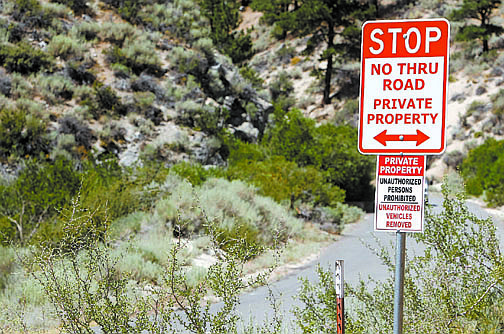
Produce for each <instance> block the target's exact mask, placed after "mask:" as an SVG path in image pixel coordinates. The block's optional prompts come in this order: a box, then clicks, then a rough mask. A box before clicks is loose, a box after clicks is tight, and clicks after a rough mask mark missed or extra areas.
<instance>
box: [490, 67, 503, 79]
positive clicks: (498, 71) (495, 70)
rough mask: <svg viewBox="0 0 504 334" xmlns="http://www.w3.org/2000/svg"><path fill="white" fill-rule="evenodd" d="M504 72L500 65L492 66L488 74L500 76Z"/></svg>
mask: <svg viewBox="0 0 504 334" xmlns="http://www.w3.org/2000/svg"><path fill="white" fill-rule="evenodd" d="M503 74H504V71H503V70H502V68H500V67H494V68H493V69H492V71H491V72H490V76H492V77H501V76H502V75H503Z"/></svg>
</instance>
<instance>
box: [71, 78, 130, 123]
mask: <svg viewBox="0 0 504 334" xmlns="http://www.w3.org/2000/svg"><path fill="white" fill-rule="evenodd" d="M89 93H91V92H90V91H86V92H85V94H82V96H81V101H80V104H81V105H82V106H86V107H88V110H89V112H90V113H91V114H92V115H93V117H94V118H95V119H98V118H100V116H102V115H105V114H109V115H114V114H122V115H124V114H126V110H125V108H124V105H123V104H122V102H121V98H120V97H119V96H118V95H117V93H116V92H115V90H114V89H112V88H111V87H110V86H105V85H103V84H102V83H101V82H98V81H95V83H94V84H93V93H94V96H92V95H89Z"/></svg>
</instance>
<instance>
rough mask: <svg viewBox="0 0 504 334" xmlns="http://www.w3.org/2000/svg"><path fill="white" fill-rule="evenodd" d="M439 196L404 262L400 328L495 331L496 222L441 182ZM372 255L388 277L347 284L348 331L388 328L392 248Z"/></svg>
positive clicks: (499, 276)
mask: <svg viewBox="0 0 504 334" xmlns="http://www.w3.org/2000/svg"><path fill="white" fill-rule="evenodd" d="M443 198H444V201H443V206H442V211H441V212H440V213H433V212H430V211H428V212H427V214H426V219H425V223H426V226H425V231H424V233H416V234H415V235H413V238H414V239H415V241H416V242H418V243H420V245H421V246H424V247H425V252H422V253H421V254H417V255H415V256H413V257H408V261H407V263H406V268H405V279H404V333H412V334H417V333H418V334H424V333H479V332H485V333H492V332H495V331H496V332H498V331H499V330H500V328H501V327H502V310H501V309H500V310H499V309H498V308H497V309H496V308H495V305H502V302H503V296H502V292H501V291H502V288H503V279H504V273H503V271H502V268H504V262H503V257H502V255H501V250H500V248H499V239H498V236H497V235H496V225H495V224H494V222H493V221H492V220H491V219H490V218H488V219H481V218H478V217H476V215H474V214H473V213H471V212H470V210H469V208H468V207H467V205H466V199H465V196H464V194H460V193H459V194H452V193H449V192H448V189H447V188H446V187H445V186H444V185H443ZM455 240H456V242H455ZM375 254H376V255H377V256H378V257H379V258H380V259H381V260H382V263H384V264H385V265H386V266H387V267H388V269H389V273H390V276H389V278H388V279H387V280H384V281H382V282H373V284H370V283H369V282H366V283H364V282H362V281H361V283H360V284H359V285H357V286H347V288H346V291H347V296H351V297H352V299H354V298H355V300H356V301H357V302H356V303H355V304H354V305H356V308H355V309H354V310H353V312H352V313H348V318H347V320H348V322H347V324H348V327H347V330H349V331H350V332H351V333H390V332H391V331H392V314H393V309H392V306H393V298H394V279H393V275H394V260H393V255H392V254H393V251H392V250H389V249H385V248H384V247H382V248H381V249H378V250H376V251H375ZM370 286H373V287H374V288H373V287H371V288H370ZM433 306H435V307H433ZM371 310H373V312H370V311H371ZM319 315H320V313H319ZM313 319H320V318H318V317H314V318H313ZM317 323H321V322H320V321H317Z"/></svg>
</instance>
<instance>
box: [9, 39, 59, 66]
mask: <svg viewBox="0 0 504 334" xmlns="http://www.w3.org/2000/svg"><path fill="white" fill-rule="evenodd" d="M0 64H2V65H3V66H5V68H6V69H7V71H9V72H18V73H21V74H30V73H37V72H39V71H40V70H42V69H50V68H51V66H52V61H51V58H50V57H49V55H48V54H46V53H45V52H44V51H42V50H39V49H36V48H33V47H32V46H31V45H29V44H28V43H27V42H20V43H18V44H16V45H11V44H4V45H1V46H0Z"/></svg>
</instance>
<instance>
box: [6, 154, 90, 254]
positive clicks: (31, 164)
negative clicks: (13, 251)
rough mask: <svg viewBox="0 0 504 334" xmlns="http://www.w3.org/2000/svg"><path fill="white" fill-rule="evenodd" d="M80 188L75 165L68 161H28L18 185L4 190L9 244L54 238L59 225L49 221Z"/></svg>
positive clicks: (63, 159)
mask: <svg viewBox="0 0 504 334" xmlns="http://www.w3.org/2000/svg"><path fill="white" fill-rule="evenodd" d="M79 184H80V179H79V176H78V173H77V172H76V171H75V170H74V166H73V163H72V162H71V161H69V160H67V159H65V158H62V157H60V158H58V159H56V160H55V161H54V162H52V163H39V162H37V161H36V160H28V161H27V163H26V167H25V168H24V169H23V170H22V171H21V172H20V173H19V176H18V177H17V179H16V180H15V181H13V182H11V183H9V184H5V185H1V186H0V198H1V204H0V208H1V213H2V215H3V224H2V228H4V229H5V230H3V231H5V232H6V233H7V234H8V235H9V236H10V238H11V239H9V240H5V241H6V242H10V241H15V242H20V243H21V244H23V243H27V242H30V241H33V240H38V241H44V240H40V238H41V237H40V236H41V233H42V234H44V235H46V236H47V237H48V238H50V239H51V238H54V237H55V235H54V234H56V233H57V232H56V230H57V228H54V226H53V225H54V224H57V222H55V221H52V220H50V219H49V218H50V217H54V216H55V215H56V213H57V210H58V209H60V208H62V207H64V206H65V205H66V204H67V203H68V201H69V200H70V199H71V197H72V196H73V195H74V194H75V193H76V191H77V190H78V188H79ZM5 218H7V219H8V221H9V224H6V221H5ZM9 225H10V227H9ZM13 231H15V233H13ZM49 231H51V232H49Z"/></svg>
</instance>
